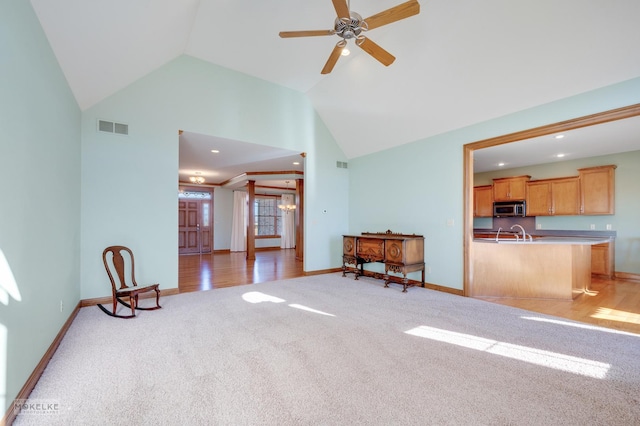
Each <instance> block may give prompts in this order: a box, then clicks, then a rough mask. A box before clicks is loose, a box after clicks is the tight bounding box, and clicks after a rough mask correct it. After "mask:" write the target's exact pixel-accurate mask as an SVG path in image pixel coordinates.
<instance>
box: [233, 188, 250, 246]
mask: <svg viewBox="0 0 640 426" xmlns="http://www.w3.org/2000/svg"><path fill="white" fill-rule="evenodd" d="M231 251H247V193H246V192H244V191H235V192H234V193H233V218H232V222H231Z"/></svg>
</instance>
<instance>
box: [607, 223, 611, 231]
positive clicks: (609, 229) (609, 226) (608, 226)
mask: <svg viewBox="0 0 640 426" xmlns="http://www.w3.org/2000/svg"><path fill="white" fill-rule="evenodd" d="M607 231H611V224H610V223H607Z"/></svg>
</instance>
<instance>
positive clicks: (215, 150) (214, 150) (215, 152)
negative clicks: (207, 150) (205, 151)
mask: <svg viewBox="0 0 640 426" xmlns="http://www.w3.org/2000/svg"><path fill="white" fill-rule="evenodd" d="M211 152H213V153H214V154H217V153H219V152H220V151H218V150H217V149H212V150H211Z"/></svg>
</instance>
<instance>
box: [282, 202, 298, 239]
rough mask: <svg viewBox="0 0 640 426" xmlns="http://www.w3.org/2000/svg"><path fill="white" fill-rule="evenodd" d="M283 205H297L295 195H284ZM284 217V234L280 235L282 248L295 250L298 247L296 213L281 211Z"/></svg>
mask: <svg viewBox="0 0 640 426" xmlns="http://www.w3.org/2000/svg"><path fill="white" fill-rule="evenodd" d="M280 203H281V204H295V197H294V195H293V194H282V198H281V200H280ZM280 214H281V215H282V233H281V234H280V248H285V249H286V248H294V247H295V246H296V213H295V211H289V212H288V213H287V211H286V210H280Z"/></svg>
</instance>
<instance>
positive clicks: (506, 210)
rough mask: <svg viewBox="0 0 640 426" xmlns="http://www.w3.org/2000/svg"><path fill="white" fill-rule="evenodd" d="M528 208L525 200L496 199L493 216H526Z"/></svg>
mask: <svg viewBox="0 0 640 426" xmlns="http://www.w3.org/2000/svg"><path fill="white" fill-rule="evenodd" d="M526 214H527V209H526V205H525V202H524V200H520V201H496V202H494V203H493V217H514V216H520V217H525V215H526Z"/></svg>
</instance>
